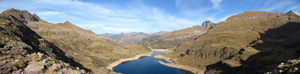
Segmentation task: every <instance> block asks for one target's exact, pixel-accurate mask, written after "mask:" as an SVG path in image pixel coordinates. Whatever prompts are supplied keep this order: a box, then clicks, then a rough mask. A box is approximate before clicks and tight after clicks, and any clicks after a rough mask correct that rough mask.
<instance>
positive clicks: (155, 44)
mask: <svg viewBox="0 0 300 74" xmlns="http://www.w3.org/2000/svg"><path fill="white" fill-rule="evenodd" d="M214 25H215V24H213V23H212V22H210V21H209V20H208V21H205V22H203V23H202V26H193V27H189V28H186V29H181V30H175V31H173V32H170V33H167V34H164V35H151V36H149V37H148V38H145V39H143V43H144V45H146V46H148V47H150V48H158V49H161V48H174V47H176V46H177V45H179V44H180V43H183V42H186V41H190V40H193V39H195V38H197V37H199V36H201V35H203V34H205V33H206V32H207V30H208V29H210V28H212V27H213V26H214Z"/></svg>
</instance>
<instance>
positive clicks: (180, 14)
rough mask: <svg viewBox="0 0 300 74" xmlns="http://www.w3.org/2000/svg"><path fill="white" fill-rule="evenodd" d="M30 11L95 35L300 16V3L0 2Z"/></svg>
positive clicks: (258, 0)
mask: <svg viewBox="0 0 300 74" xmlns="http://www.w3.org/2000/svg"><path fill="white" fill-rule="evenodd" d="M9 8H15V9H20V10H28V11H29V12H31V13H36V14H37V15H38V16H40V17H41V18H42V19H44V20H46V21H48V22H51V23H62V22H64V21H70V22H71V23H73V24H75V25H77V26H79V27H81V28H84V29H89V30H92V31H93V32H95V33H96V34H103V33H120V32H132V31H135V32H145V33H153V32H158V31H173V30H178V29H183V28H187V27H191V26H194V25H201V24H202V22H203V21H205V20H211V21H212V22H214V23H218V22H220V21H223V20H225V19H226V18H228V17H229V16H232V15H235V14H239V13H242V12H244V11H249V10H251V11H270V12H283V13H286V12H288V11H289V10H293V11H294V12H295V13H296V14H298V15H299V13H300V0H0V11H1V12H2V11H4V10H6V9H9Z"/></svg>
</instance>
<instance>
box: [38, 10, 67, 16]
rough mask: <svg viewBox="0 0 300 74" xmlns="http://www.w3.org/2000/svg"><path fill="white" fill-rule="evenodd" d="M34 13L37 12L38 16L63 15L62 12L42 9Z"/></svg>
mask: <svg viewBox="0 0 300 74" xmlns="http://www.w3.org/2000/svg"><path fill="white" fill-rule="evenodd" d="M36 14H39V16H55V15H64V14H65V13H64V12H58V11H42V12H36Z"/></svg>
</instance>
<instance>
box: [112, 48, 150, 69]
mask: <svg viewBox="0 0 300 74" xmlns="http://www.w3.org/2000/svg"><path fill="white" fill-rule="evenodd" d="M152 53H153V51H151V52H149V53H145V54H138V55H135V56H134V57H130V58H124V59H119V60H118V61H115V62H113V63H110V64H109V65H108V66H107V67H106V68H107V69H109V70H112V71H113V68H114V67H116V66H118V65H120V64H122V63H123V62H127V61H133V60H136V59H140V58H141V57H144V56H151V55H152Z"/></svg>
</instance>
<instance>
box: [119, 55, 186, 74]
mask: <svg viewBox="0 0 300 74" xmlns="http://www.w3.org/2000/svg"><path fill="white" fill-rule="evenodd" d="M163 53H164V52H156V51H155V52H153V55H152V56H147V57H144V58H140V59H137V60H133V61H129V62H126V63H123V64H120V65H118V66H116V67H114V68H113V70H114V71H115V72H118V73H123V74H189V72H186V71H182V70H180V69H177V68H172V67H168V66H165V65H162V64H160V63H159V62H158V61H162V62H166V63H167V61H166V60H163V59H156V58H154V55H155V54H163Z"/></svg>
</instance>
